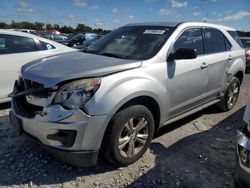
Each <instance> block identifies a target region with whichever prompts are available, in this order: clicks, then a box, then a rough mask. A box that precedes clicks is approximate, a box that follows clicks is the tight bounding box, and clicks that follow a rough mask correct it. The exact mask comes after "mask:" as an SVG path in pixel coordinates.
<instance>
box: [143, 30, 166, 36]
mask: <svg viewBox="0 0 250 188" xmlns="http://www.w3.org/2000/svg"><path fill="white" fill-rule="evenodd" d="M163 33H165V30H158V29H157V30H151V29H150V30H149V29H147V30H145V31H144V32H143V34H153V35H162V34H163Z"/></svg>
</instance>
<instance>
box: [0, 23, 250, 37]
mask: <svg viewBox="0 0 250 188" xmlns="http://www.w3.org/2000/svg"><path fill="white" fill-rule="evenodd" d="M0 29H34V30H43V29H47V30H57V31H60V32H61V33H75V32H94V33H97V34H101V35H105V34H107V33H109V32H110V30H104V29H101V28H97V29H96V28H95V29H93V28H91V27H89V26H87V25H85V24H81V23H79V24H78V25H77V26H76V27H75V28H73V27H71V26H69V25H68V26H66V25H64V26H60V25H58V24H50V23H47V24H45V23H42V22H35V23H31V22H15V21H12V22H11V23H10V24H7V23H4V22H0ZM237 32H238V34H239V35H240V36H241V37H250V31H247V32H244V31H237Z"/></svg>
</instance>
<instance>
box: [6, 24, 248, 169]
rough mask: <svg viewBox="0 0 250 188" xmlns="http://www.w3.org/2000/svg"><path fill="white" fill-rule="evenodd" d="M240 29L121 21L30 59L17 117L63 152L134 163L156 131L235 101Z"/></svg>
mask: <svg viewBox="0 0 250 188" xmlns="http://www.w3.org/2000/svg"><path fill="white" fill-rule="evenodd" d="M239 41H240V40H239V38H238V35H237V33H236V31H235V30H234V29H232V28H229V27H224V26H220V25H214V24H208V23H196V22H185V23H165V22H164V23H158V22H154V23H139V24H129V25H125V26H123V27H121V28H119V29H116V30H114V31H113V32H111V33H110V34H108V35H106V36H105V37H103V38H102V39H101V40H99V41H98V42H97V43H95V44H93V45H91V46H89V47H88V48H87V49H86V50H85V51H84V52H70V53H65V54H63V55H57V56H52V57H49V58H44V59H41V60H38V61H33V62H31V63H28V64H26V65H24V66H23V67H22V70H21V75H20V78H19V79H18V80H17V81H16V83H15V87H14V91H13V97H12V112H11V116H10V117H11V121H12V124H13V125H14V126H15V127H16V128H17V130H18V131H19V132H23V133H25V134H27V135H29V136H30V137H32V138H34V140H36V141H37V142H38V143H40V144H42V146H44V147H45V148H47V150H48V151H50V152H51V153H53V154H54V155H56V156H57V157H58V158H59V159H61V160H64V161H67V162H69V163H71V164H75V165H78V166H85V165H92V164H95V163H96V161H97V158H98V154H99V151H101V152H102V153H103V155H104V156H105V158H107V159H108V160H109V161H111V162H112V163H114V164H116V165H120V166H124V165H129V164H131V163H134V162H135V161H136V160H138V159H139V158H140V157H141V156H142V155H143V154H144V153H145V151H146V150H147V148H148V147H149V144H150V142H151V140H152V138H153V135H154V134H155V133H157V130H158V129H159V128H160V127H162V126H165V125H168V124H170V123H172V122H174V121H176V120H179V119H181V118H183V117H185V116H188V115H190V114H192V113H194V112H197V111H199V110H201V109H203V108H206V107H208V106H210V105H213V104H218V106H219V107H220V108H221V109H223V110H225V111H228V110H230V109H232V108H233V106H234V105H235V103H236V101H237V98H238V95H239V90H240V84H241V82H242V79H243V75H244V72H245V51H244V49H242V48H241V47H240V45H239V44H238V42H239Z"/></svg>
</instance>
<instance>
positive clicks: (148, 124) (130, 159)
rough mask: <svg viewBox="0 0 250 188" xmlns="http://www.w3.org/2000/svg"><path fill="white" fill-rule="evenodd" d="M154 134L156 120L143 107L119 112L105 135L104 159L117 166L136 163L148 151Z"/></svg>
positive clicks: (134, 106)
mask: <svg viewBox="0 0 250 188" xmlns="http://www.w3.org/2000/svg"><path fill="white" fill-rule="evenodd" d="M153 134H154V118H153V115H152V113H151V112H150V110H149V109H147V108H146V107H145V106H142V105H133V106H129V107H127V108H125V109H123V110H121V111H119V112H117V113H116V114H115V115H114V117H113V118H112V119H111V121H110V123H109V126H108V127H107V130H106V132H105V135H104V139H103V143H102V148H101V149H102V152H103V155H104V157H105V158H106V159H107V160H108V161H110V162H111V163H113V164H115V165H117V166H127V165H130V164H132V163H134V162H136V161H137V160H138V159H139V158H140V157H141V156H142V155H143V154H144V153H145V152H146V150H147V149H148V147H149V145H150V143H151V140H152V138H153Z"/></svg>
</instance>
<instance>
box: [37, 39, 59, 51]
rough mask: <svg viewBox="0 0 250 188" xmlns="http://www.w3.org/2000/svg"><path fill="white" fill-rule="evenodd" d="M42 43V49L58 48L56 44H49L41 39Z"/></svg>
mask: <svg viewBox="0 0 250 188" xmlns="http://www.w3.org/2000/svg"><path fill="white" fill-rule="evenodd" d="M39 43H40V50H41V51H43V50H53V49H56V47H55V46H53V45H52V44H49V43H47V42H43V41H39Z"/></svg>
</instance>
